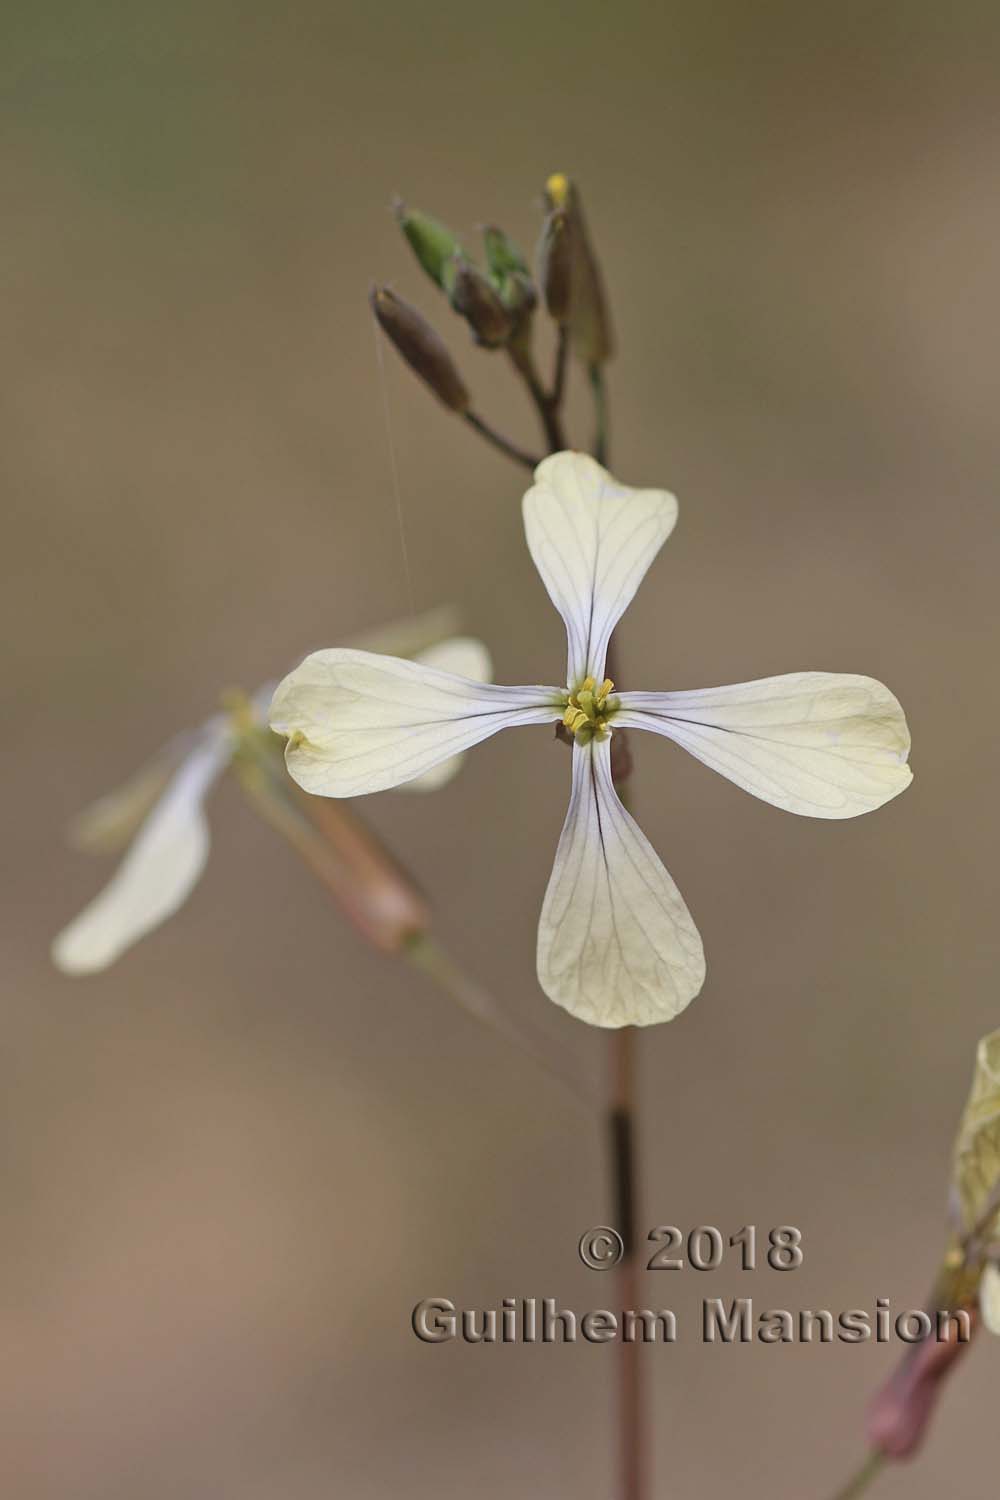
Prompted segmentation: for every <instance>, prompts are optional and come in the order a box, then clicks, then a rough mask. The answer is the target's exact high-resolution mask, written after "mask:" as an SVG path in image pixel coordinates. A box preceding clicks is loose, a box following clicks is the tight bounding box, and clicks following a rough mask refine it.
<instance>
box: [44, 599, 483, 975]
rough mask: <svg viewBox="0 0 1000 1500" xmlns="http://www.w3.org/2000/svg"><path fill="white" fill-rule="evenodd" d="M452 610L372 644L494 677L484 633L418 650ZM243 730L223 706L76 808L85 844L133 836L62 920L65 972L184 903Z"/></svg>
mask: <svg viewBox="0 0 1000 1500" xmlns="http://www.w3.org/2000/svg"><path fill="white" fill-rule="evenodd" d="M453 619H454V616H453V614H452V612H451V611H444V610H437V611H433V612H430V613H428V614H427V615H423V616H419V617H417V618H416V619H413V620H407V621H401V622H400V623H399V624H398V625H397V626H387V627H386V628H385V630H383V631H380V632H379V633H378V634H373V635H371V636H370V637H369V638H368V639H367V640H366V645H368V646H369V647H370V649H372V650H382V649H391V648H395V649H396V650H397V651H404V652H408V651H410V650H412V652H413V660H414V661H416V662H421V663H423V664H424V665H425V666H426V667H428V668H432V669H434V670H436V671H446V672H455V673H458V674H459V675H460V676H462V677H468V678H471V679H472V680H479V679H480V678H488V677H489V676H490V674H491V671H492V664H491V662H490V658H489V653H488V652H487V650H486V647H485V646H484V645H482V643H481V642H479V641H476V640H472V639H471V638H469V637H464V636H457V637H453V638H451V639H445V640H437V641H435V642H434V643H433V644H431V645H426V646H423V647H422V649H417V648H418V646H419V645H420V643H421V642H423V641H426V640H428V639H431V638H433V636H434V635H435V634H437V633H439V632H440V631H441V630H442V629H443V628H445V627H446V626H451V625H452V624H453ZM272 691H273V683H269V684H268V685H267V686H266V687H264V688H261V689H259V691H258V692H257V693H255V694H254V696H253V698H252V699H251V700H250V703H249V708H250V710H251V713H252V715H253V718H254V720H255V721H256V723H257V725H258V726H259V728H260V729H266V727H267V725H266V719H265V709H266V707H267V704H268V703H269V701H270V699H271V693H272ZM239 744H240V735H239V732H238V731H237V730H236V729H235V728H234V726H233V724H232V722H231V720H230V719H229V718H228V717H227V716H226V715H225V714H217V715H215V716H213V717H212V718H211V719H208V720H207V721H206V722H205V723H204V724H202V725H201V727H200V728H199V729H197V730H194V731H192V732H188V733H186V734H183V735H179V736H177V737H175V738H174V739H173V740H171V742H170V743H169V744H168V745H166V746H164V748H163V749H162V750H161V751H160V752H159V754H158V755H157V756H156V757H155V758H154V760H153V761H152V762H151V763H150V764H149V765H147V766H145V767H143V769H142V770H140V771H139V772H138V773H137V774H136V775H135V776H134V777H133V778H132V779H131V780H130V781H129V782H127V783H126V784H125V786H123V787H121V788H120V789H119V790H118V791H116V792H112V793H110V794H109V795H108V796H106V797H102V798H101V799H100V801H98V802H96V803H94V804H93V806H92V807H90V808H88V809H86V811H85V812H83V813H82V814H80V816H79V817H77V818H76V819H75V821H74V823H73V825H72V827H71V830H70V833H71V838H72V840H73V842H74V843H75V844H76V845H77V846H78V847H81V848H84V849H89V850H93V851H99V852H106V851H109V850H114V849H119V848H121V847H122V845H123V844H126V843H128V841H129V840H132V842H131V844H130V847H129V848H128V852H127V853H126V855H125V858H124V859H123V860H122V862H121V864H120V865H119V866H118V869H117V870H116V871H115V873H114V875H113V876H112V878H111V880H110V882H109V883H108V884H107V885H106V886H105V887H104V889H103V890H102V891H101V892H100V894H99V895H98V896H97V897H96V898H95V899H94V900H93V901H92V902H91V903H90V904H89V906H87V907H85V909H84V910H83V911H82V912H81V913H80V914H79V916H78V917H76V918H74V920H73V921H72V922H70V924H69V925H68V926H67V927H65V928H64V929H63V931H62V932H61V933H60V934H59V936H58V937H57V938H56V939H55V941H54V943H53V945H52V959H53V962H54V963H55V964H56V966H57V967H58V968H60V969H62V970H63V972H64V973H66V974H93V973H96V972H97V971H98V970H100V969H105V968H107V967H108V966H109V964H112V963H114V961H115V959H117V958H119V957H120V956H121V954H122V953H124V952H125V951H126V949H128V948H130V947H131V946H132V945H133V943H136V942H138V940H139V939H140V938H141V937H144V936H145V935H146V933H148V932H151V931H152V930H153V928H155V927H158V926H159V925H160V923H161V922H164V921H166V919H167V918H168V917H170V916H172V915H173V913H174V912H175V911H177V909H178V908H179V907H180V906H182V905H183V903H184V902H185V901H186V900H187V898H188V896H189V895H190V894H191V891H192V890H193V888H194V886H195V885H196V884H197V882H198V879H199V877H200V875H201V872H202V870H203V869H204V868H205V861H206V860H207V858H208V852H209V847H210V835H209V829H208V822H207V819H206V817H205V799H206V797H207V796H208V794H209V792H210V791H211V790H212V787H213V786H214V785H215V783H216V782H217V781H218V779H219V777H220V776H221V775H222V773H223V771H225V770H226V768H227V767H228V766H229V765H230V763H231V761H232V759H233V755H234V754H235V752H236V751H237V749H238V748H239ZM460 760H461V757H459V756H454V757H451V758H450V759H448V760H445V761H442V762H441V763H439V764H437V765H435V766H434V767H433V768H432V769H431V770H429V771H428V773H427V775H426V776H422V777H418V778H417V779H416V780H414V781H413V782H412V783H411V787H412V788H413V789H415V790H421V791H423V790H426V791H431V790H434V789H435V788H437V787H440V786H443V785H444V783H445V782H446V781H448V780H450V778H451V777H452V776H453V775H454V774H455V772H456V771H457V770H458V767H459V764H460Z"/></svg>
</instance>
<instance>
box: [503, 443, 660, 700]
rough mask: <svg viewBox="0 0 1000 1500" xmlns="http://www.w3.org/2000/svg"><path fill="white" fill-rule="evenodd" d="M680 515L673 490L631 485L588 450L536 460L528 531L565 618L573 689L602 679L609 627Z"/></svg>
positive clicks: (539, 565) (528, 501)
mask: <svg viewBox="0 0 1000 1500" xmlns="http://www.w3.org/2000/svg"><path fill="white" fill-rule="evenodd" d="M676 520H677V501H676V500H675V499H674V497H673V495H669V494H667V492H666V491H665V490H630V489H629V488H628V487H627V486H626V485H624V484H619V483H618V481H617V480H616V479H612V477H611V475H610V474H609V473H608V472H607V470H605V469H602V468H601V466H600V464H599V463H596V462H595V460H594V459H592V458H589V457H588V456H587V455H586V454H585V453H556V454H553V456H552V457H551V458H547V459H545V460H544V462H542V463H540V464H539V465H538V468H537V469H536V470H535V484H534V486H533V488H532V489H530V490H529V491H528V492H527V494H526V495H525V497H524V530H525V535H526V536H527V539H528V548H529V550H530V552H531V556H532V559H533V561H534V564H535V567H536V568H537V569H538V571H539V573H540V574H541V575H542V582H543V583H544V584H545V587H546V589H547V590H548V593H549V598H550V599H551V600H552V603H553V604H554V605H555V607H556V609H557V610H558V611H559V613H560V614H561V615H562V617H563V620H564V621H565V624H566V636H567V640H568V643H569V665H568V669H567V678H566V681H567V683H568V685H569V686H570V687H576V686H578V685H579V684H580V682H582V680H583V679H584V678H585V677H587V676H591V677H595V678H596V679H597V681H598V682H600V681H601V679H602V678H603V676H604V662H605V657H606V656H607V650H608V641H609V639H610V636H611V632H612V630H613V629H614V627H615V625H616V624H617V622H618V620H620V619H621V616H622V614H623V613H624V612H625V609H626V608H627V607H628V605H629V603H630V601H631V599H632V597H633V595H634V594H635V591H636V589H637V588H638V587H639V584H640V583H641V582H642V579H643V577H644V575H645V573H646V569H647V568H648V567H649V565H650V563H651V562H652V561H653V558H654V557H655V556H656V554H657V552H659V550H660V548H661V547H662V545H663V543H664V542H665V541H666V539H667V537H668V536H669V535H670V533H671V531H673V529H674V524H675V522H676Z"/></svg>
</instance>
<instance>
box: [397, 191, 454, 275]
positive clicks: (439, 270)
mask: <svg viewBox="0 0 1000 1500" xmlns="http://www.w3.org/2000/svg"><path fill="white" fill-rule="evenodd" d="M393 209H394V212H395V215H396V220H397V222H398V224H399V227H400V229H402V231H403V233H404V234H405V235H406V238H407V239H408V240H409V242H410V245H411V247H412V249H413V253H414V255H415V256H416V257H417V259H418V260H419V262H420V264H421V265H422V266H423V268H424V270H425V271H426V272H427V274H428V276H429V277H430V278H431V280H432V281H436V282H437V284H438V286H439V287H441V288H442V289H443V290H444V291H449V286H448V268H449V263H450V262H451V261H452V260H453V258H454V257H455V256H456V255H462V254H463V253H464V252H463V250H462V247H461V245H460V244H459V242H458V240H457V239H456V238H455V236H454V235H453V234H452V232H451V230H450V229H448V228H447V227H446V226H445V225H444V224H440V223H439V222H438V220H437V219H432V218H431V216H430V214H421V213H415V212H413V211H411V210H410V209H408V208H407V207H406V205H405V203H400V202H399V201H398V200H397V201H396V202H395V203H394V204H393Z"/></svg>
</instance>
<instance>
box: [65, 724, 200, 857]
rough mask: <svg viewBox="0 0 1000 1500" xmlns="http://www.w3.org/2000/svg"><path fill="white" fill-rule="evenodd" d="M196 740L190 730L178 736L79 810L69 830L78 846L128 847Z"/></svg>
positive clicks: (103, 850)
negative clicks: (136, 769) (115, 785)
mask: <svg viewBox="0 0 1000 1500" xmlns="http://www.w3.org/2000/svg"><path fill="white" fill-rule="evenodd" d="M195 739H196V736H195V735H194V734H192V733H191V732H190V731H187V732H185V733H183V734H179V735H175V736H174V738H173V739H172V740H171V741H170V742H169V743H168V744H166V745H161V747H160V749H159V750H158V751H157V753H156V754H155V755H154V757H153V758H152V760H149V761H147V762H146V764H145V765H144V766H141V767H140V768H139V770H138V771H136V772H135V773H134V774H133V775H132V776H130V777H129V779H128V781H126V782H123V783H122V784H121V786H117V787H115V789H114V791H112V792H106V793H105V795H104V796H103V797H98V799H97V801H96V802H91V803H90V804H89V806H87V807H85V808H84V809H83V811H82V812H79V813H77V815H76V817H75V818H73V820H72V822H71V823H70V825H69V828H68V830H67V833H68V835H69V841H70V843H71V844H72V845H73V846H74V848H76V849H83V850H85V851H86V852H87V853H88V854H115V853H117V852H118V851H119V850H120V849H124V848H125V846H126V845H127V844H128V843H129V842H130V841H131V840H132V839H133V838H134V837H135V835H136V833H137V832H138V830H139V829H140V828H141V826H142V824H143V823H144V822H145V820H146V818H147V817H148V816H149V814H150V813H151V812H152V810H153V808H154V807H155V806H156V804H157V802H159V800H160V798H161V797H162V795H163V793H164V792H165V790H166V788H167V786H168V785H169V783H170V779H171V777H172V776H173V774H174V772H175V771H176V769H177V767H178V766H179V765H180V763H181V761H182V760H183V759H184V756H185V755H186V754H187V752H188V751H189V750H190V749H191V746H192V744H193V743H194V742H195Z"/></svg>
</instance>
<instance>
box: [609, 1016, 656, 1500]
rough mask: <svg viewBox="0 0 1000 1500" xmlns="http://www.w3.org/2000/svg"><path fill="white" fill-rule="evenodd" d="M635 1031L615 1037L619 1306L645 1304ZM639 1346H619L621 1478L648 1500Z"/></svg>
mask: <svg viewBox="0 0 1000 1500" xmlns="http://www.w3.org/2000/svg"><path fill="white" fill-rule="evenodd" d="M634 1037H635V1031H634V1028H633V1027H631V1026H623V1027H621V1029H620V1030H618V1031H614V1032H612V1033H611V1039H610V1047H609V1062H610V1075H611V1076H610V1108H609V1112H608V1124H609V1127H610V1137H611V1139H610V1147H611V1180H612V1185H613V1189H614V1197H615V1203H614V1209H615V1222H616V1224H617V1226H618V1231H619V1233H620V1234H621V1237H622V1240H623V1241H624V1245H625V1253H624V1255H623V1257H622V1259H621V1261H620V1263H619V1265H618V1272H617V1277H618V1305H619V1306H620V1307H621V1308H622V1309H623V1310H624V1309H628V1308H636V1307H638V1306H639V1305H640V1301H641V1299H640V1297H639V1259H638V1249H639V1244H638V1241H639V1225H638V1215H637V1212H636V1187H637V1176H638V1172H637V1162H636V1144H635V1046H634ZM639 1348H640V1346H639V1344H638V1343H627V1342H625V1340H622V1342H621V1343H620V1344H619V1346H618V1473H619V1486H618V1488H619V1493H620V1494H621V1496H622V1500H643V1497H644V1496H645V1495H646V1493H647V1452H646V1423H645V1406H644V1400H643V1389H642V1365H641V1364H640V1362H639Z"/></svg>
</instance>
